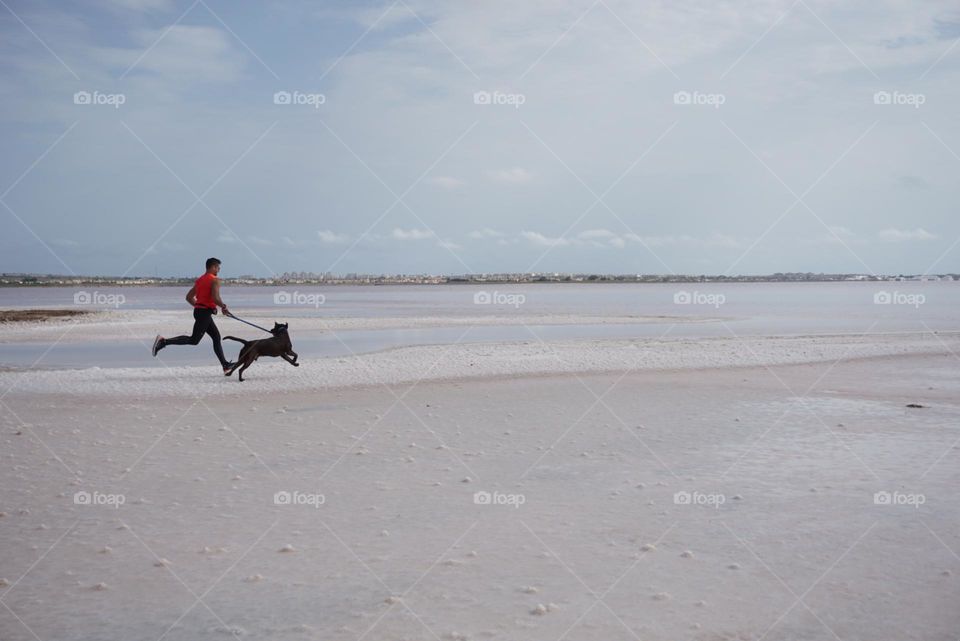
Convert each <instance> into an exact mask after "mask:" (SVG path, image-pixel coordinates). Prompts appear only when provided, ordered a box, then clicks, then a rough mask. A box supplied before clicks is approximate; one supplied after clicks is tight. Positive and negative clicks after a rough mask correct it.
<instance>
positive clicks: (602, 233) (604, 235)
mask: <svg viewBox="0 0 960 641" xmlns="http://www.w3.org/2000/svg"><path fill="white" fill-rule="evenodd" d="M616 236H617V235H616V234H614V233H613V232H612V231H610V230H609V229H588V230H586V231H582V232H580V233H579V234H577V237H578V238H582V239H583V240H597V239H600V240H606V239H608V238H615V237H616Z"/></svg>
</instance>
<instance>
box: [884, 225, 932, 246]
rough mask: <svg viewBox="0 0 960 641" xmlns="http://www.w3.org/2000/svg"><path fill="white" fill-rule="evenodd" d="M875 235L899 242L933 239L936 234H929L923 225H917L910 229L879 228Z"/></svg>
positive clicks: (885, 239)
mask: <svg viewBox="0 0 960 641" xmlns="http://www.w3.org/2000/svg"><path fill="white" fill-rule="evenodd" d="M877 237H879V238H880V240H884V241H887V242H892V243H896V242H901V241H906V240H934V239H935V238H937V235H936V234H931V233H930V232H928V231H927V230H926V229H924V228H923V227H917V228H916V229H912V230H911V229H905V230H901V229H894V228H893V227H891V228H889V229H884V230H881V231H880V232H879V233H878V234H877Z"/></svg>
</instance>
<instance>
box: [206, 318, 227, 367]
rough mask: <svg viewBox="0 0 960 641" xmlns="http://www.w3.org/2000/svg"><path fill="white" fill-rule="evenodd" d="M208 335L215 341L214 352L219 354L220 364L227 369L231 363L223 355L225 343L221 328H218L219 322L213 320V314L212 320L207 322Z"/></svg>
mask: <svg viewBox="0 0 960 641" xmlns="http://www.w3.org/2000/svg"><path fill="white" fill-rule="evenodd" d="M206 331H207V335H208V336H210V339H211V340H212V341H213V353H214V354H216V355H217V358H218V359H220V365H221V366H222V367H223V369H227V367H228V366H229V365H230V361H228V360H227V359H225V358H224V357H223V345H222V344H221V341H220V330H219V329H217V324H216V323H214V322H213V316H211V317H210V322H208V323H207V327H206Z"/></svg>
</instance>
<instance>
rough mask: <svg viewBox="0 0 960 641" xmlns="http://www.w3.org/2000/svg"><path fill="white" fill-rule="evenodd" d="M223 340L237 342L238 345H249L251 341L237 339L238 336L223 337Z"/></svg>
mask: <svg viewBox="0 0 960 641" xmlns="http://www.w3.org/2000/svg"><path fill="white" fill-rule="evenodd" d="M223 340H225V341H237V342H238V343H243V344H244V345H247V344H249V343H250V341H245V340H243V339H242V338H237V337H236V336H224V337H223Z"/></svg>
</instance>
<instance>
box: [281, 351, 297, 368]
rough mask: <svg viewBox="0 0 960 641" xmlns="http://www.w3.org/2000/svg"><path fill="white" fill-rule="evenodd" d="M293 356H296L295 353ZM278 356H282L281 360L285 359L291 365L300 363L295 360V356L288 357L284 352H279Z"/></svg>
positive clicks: (295, 365)
mask: <svg viewBox="0 0 960 641" xmlns="http://www.w3.org/2000/svg"><path fill="white" fill-rule="evenodd" d="M294 356H296V354H294ZM280 358H282V359H283V360H285V361H287V362H288V363H290V364H291V365H293V366H294V367H300V363H298V362H297V359H296V358H290V357H289V356H287V355H286V354H280Z"/></svg>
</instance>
